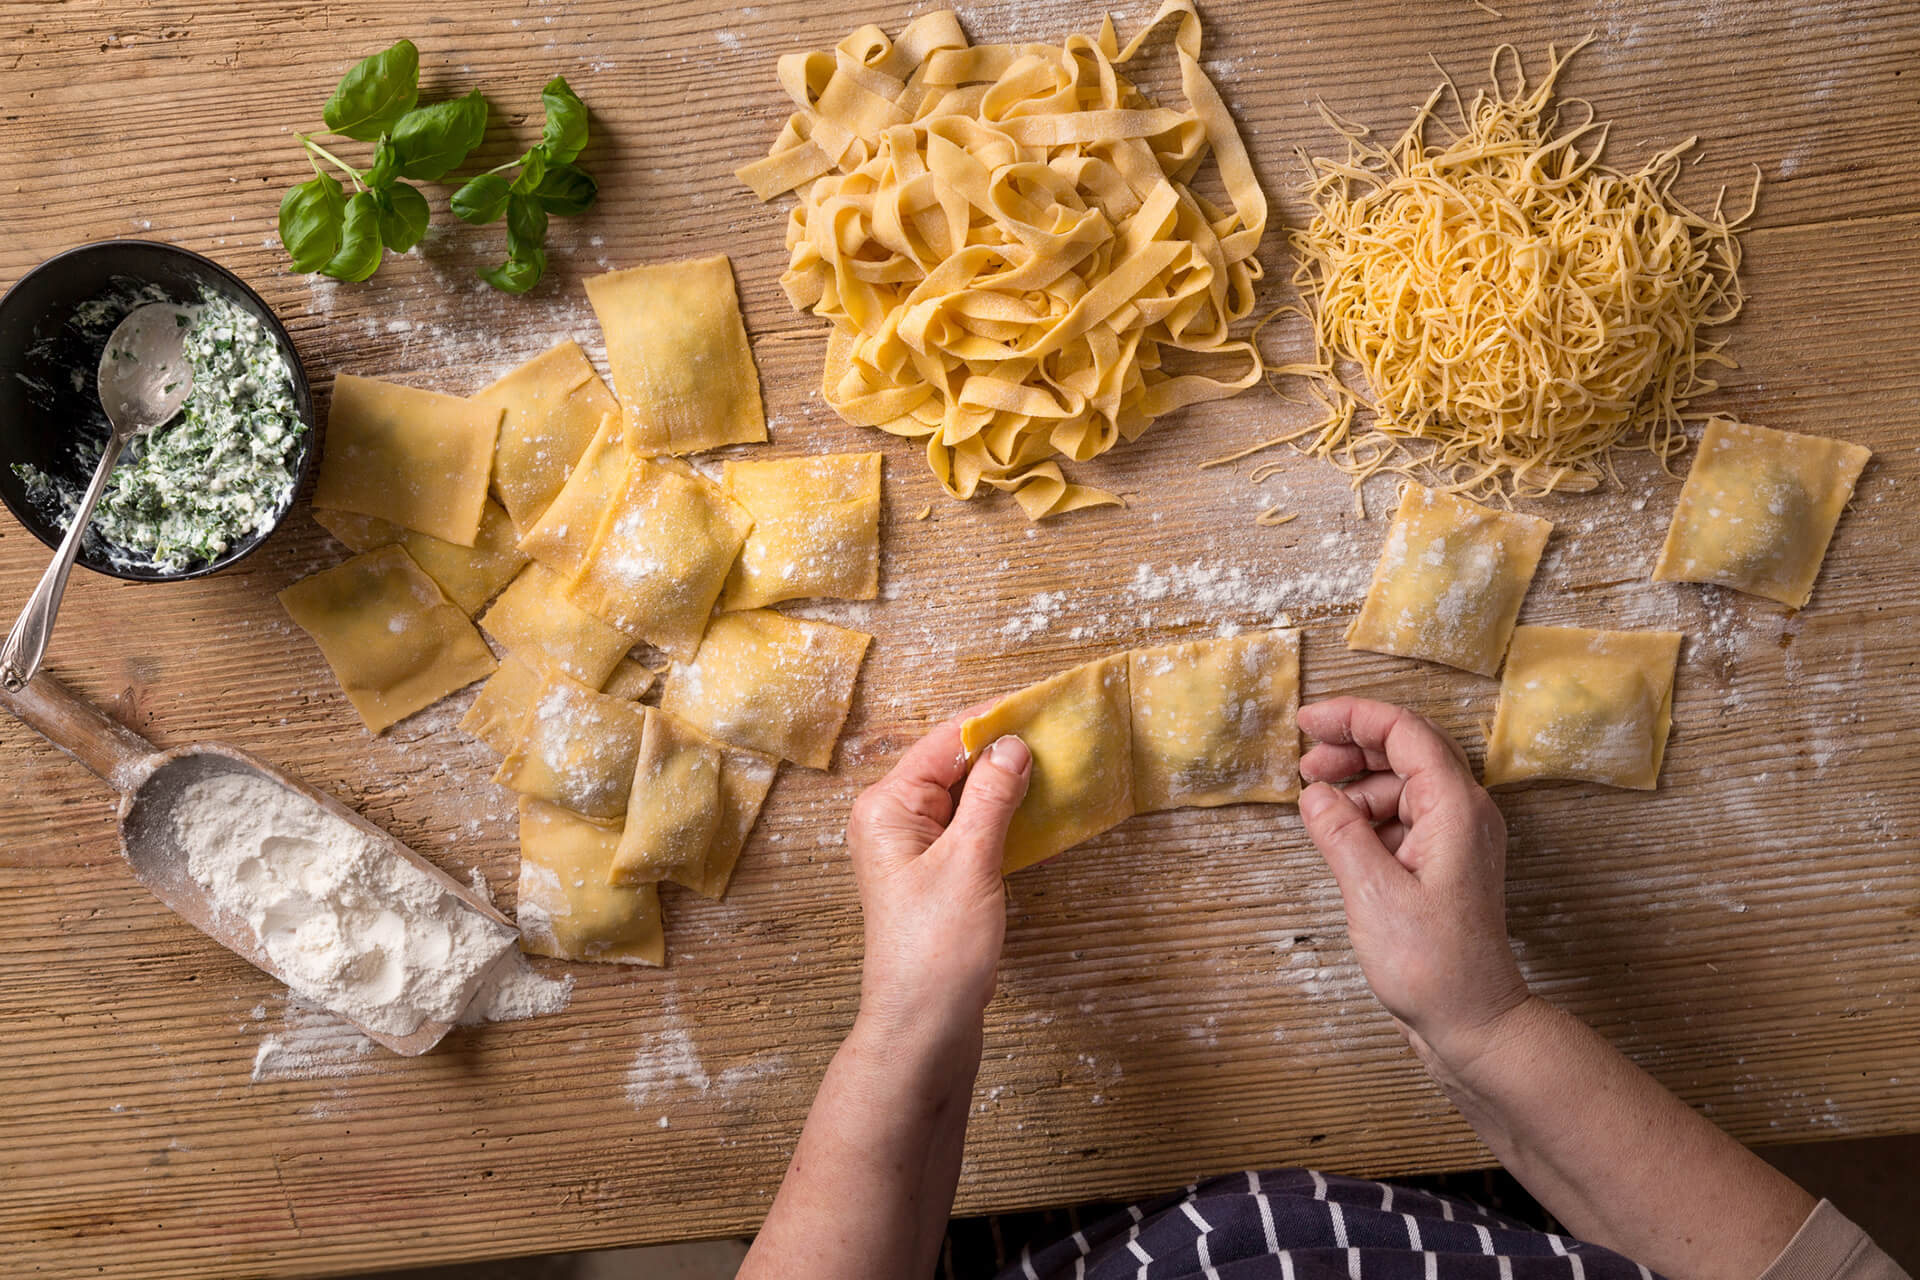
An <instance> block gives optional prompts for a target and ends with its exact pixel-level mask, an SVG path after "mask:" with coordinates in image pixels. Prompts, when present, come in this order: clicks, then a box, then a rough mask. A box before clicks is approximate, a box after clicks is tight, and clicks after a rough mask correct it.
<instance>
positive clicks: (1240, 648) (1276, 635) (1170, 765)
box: [1127, 630, 1300, 813]
mask: <svg viewBox="0 0 1920 1280" xmlns="http://www.w3.org/2000/svg"><path fill="white" fill-rule="evenodd" d="M1127 663H1128V665H1127V697H1128V700H1129V704H1130V706H1131V709H1132V724H1133V807H1134V811H1135V812H1136V813H1152V812H1154V811H1156V810H1159V809H1175V808H1180V807H1182V806H1185V805H1196V806H1202V807H1212V806H1215V805H1223V804H1241V803H1246V802H1260V803H1269V804H1271V803H1279V802H1283V801H1291V800H1297V799H1299V796H1300V784H1299V779H1298V773H1297V771H1298V768H1299V763H1300V734H1299V730H1298V729H1297V728H1296V727H1295V723H1294V717H1295V714H1296V712H1297V711H1298V710H1299V707H1300V633H1299V632H1298V631H1291V630H1289V631H1256V632H1247V633H1244V634H1241V635H1237V636H1232V637H1227V638H1223V639H1215V640H1198V641H1194V642H1191V643H1188V644H1170V645H1162V646H1160V647H1158V648H1154V649H1136V650H1133V651H1131V652H1129V653H1128V654H1127Z"/></svg>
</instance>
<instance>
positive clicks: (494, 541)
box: [313, 500, 527, 617]
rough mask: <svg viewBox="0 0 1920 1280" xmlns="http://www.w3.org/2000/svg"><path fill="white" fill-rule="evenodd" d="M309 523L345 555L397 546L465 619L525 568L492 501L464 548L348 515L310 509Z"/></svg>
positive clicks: (371, 518)
mask: <svg viewBox="0 0 1920 1280" xmlns="http://www.w3.org/2000/svg"><path fill="white" fill-rule="evenodd" d="M313 520H314V523H315V524H317V525H319V526H320V527H321V528H322V529H325V530H326V531H327V532H328V533H330V534H332V535H333V536H334V537H335V538H337V539H339V541H340V543H341V545H342V546H344V547H346V548H347V550H349V551H355V552H359V551H372V550H373V549H374V548H376V547H384V546H387V545H388V544H390V543H395V542H397V543H399V544H400V545H401V546H403V547H405V548H406V550H407V554H408V555H410V556H412V557H413V562H414V563H415V564H417V565H419V566H420V567H421V568H422V569H423V570H425V571H426V575H427V576H428V577H429V578H432V579H433V580H434V581H435V582H437V583H439V584H440V589H441V590H442V591H444V592H446V593H447V598H448V599H449V600H451V601H453V602H454V603H455V604H456V605H458V606H460V610H461V612H463V613H465V614H466V615H467V616H468V617H472V616H473V615H474V614H475V613H477V612H479V610H480V606H482V605H484V604H485V603H486V602H487V601H489V600H491V599H493V597H494V596H495V595H497V594H498V593H499V591H500V589H501V588H502V587H504V586H506V585H507V584H508V583H509V582H511V581H513V577H514V575H515V574H517V573H519V572H520V570H521V569H523V568H525V567H526V563H527V557H526V555H525V554H524V553H522V552H521V550H520V548H519V547H518V546H517V545H515V541H514V537H515V535H514V531H513V522H512V521H511V520H509V519H507V513H506V511H504V510H503V509H502V508H501V506H500V504H499V503H497V502H494V501H492V500H488V502H487V504H486V505H485V506H484V507H483V508H481V513H480V531H479V533H478V534H477V535H476V536H475V537H474V540H473V545H472V546H470V547H463V546H461V545H460V544H458V543H455V542H445V541H442V540H441V539H439V538H435V537H433V536H431V535H429V534H424V533H419V532H417V531H415V530H413V529H405V528H402V527H401V526H399V525H397V524H393V523H391V522H389V521H386V520H381V519H379V518H378V517H375V516H366V515H360V514H359V513H357V512H353V511H335V510H332V509H331V508H327V507H315V508H314V509H313Z"/></svg>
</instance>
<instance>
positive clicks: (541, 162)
mask: <svg viewBox="0 0 1920 1280" xmlns="http://www.w3.org/2000/svg"><path fill="white" fill-rule="evenodd" d="M546 178H547V149H546V147H545V146H537V147H534V148H532V149H531V150H529V151H528V152H527V154H525V155H523V156H521V157H520V172H519V173H518V174H516V175H514V179H513V190H514V194H516V195H523V196H530V195H532V194H533V193H534V192H536V191H538V190H539V189H540V184H541V183H542V182H544V181H546Z"/></svg>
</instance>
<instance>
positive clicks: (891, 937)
mask: <svg viewBox="0 0 1920 1280" xmlns="http://www.w3.org/2000/svg"><path fill="white" fill-rule="evenodd" d="M982 709H983V708H978V707H976V708H974V709H973V710H971V711H967V712H963V713H961V714H960V715H958V716H955V717H954V718H953V719H951V720H949V721H947V722H946V723H945V724H943V725H941V726H939V727H938V728H936V729H934V730H933V731H932V732H931V733H929V734H928V735H927V736H926V737H924V738H922V739H921V740H920V741H919V742H917V743H915V744H914V745H913V746H912V747H911V748H909V749H908V751H907V753H906V754H905V755H903V756H901V757H900V762H899V763H898V764H896V765H895V766H894V767H893V771H892V772H891V773H889V774H887V776H886V777H884V778H882V779H881V780H880V781H878V782H876V783H874V784H873V785H872V786H871V787H868V788H867V789H866V790H865V791H863V792H861V793H860V798H859V799H857V800H855V801H854V803H853V811H852V813H851V815H850V816H849V817H848V819H847V846H848V849H849V851H850V852H851V853H852V855H853V871H854V877H855V878H856V879H857V880H858V881H859V885H860V909H861V911H862V913H863V914H864V916H865V918H866V959H865V963H864V966H863V968H862V971H861V979H860V1016H861V1019H862V1020H863V1021H866V1022H869V1023H870V1024H871V1025H874V1026H875V1027H877V1029H878V1030H879V1032H880V1034H881V1035H882V1036H883V1037H884V1038H887V1039H889V1040H893V1039H896V1038H899V1037H907V1038H909V1039H911V1040H912V1041H913V1042H915V1043H922V1044H927V1043H938V1042H941V1041H943V1040H945V1039H946V1038H947V1037H949V1036H951V1035H953V1034H955V1033H965V1034H971V1035H974V1036H977V1035H978V1034H979V1030H980V1016H981V1014H982V1013H983V1012H984V1011H985V1009H986V1007H987V1001H988V1000H990V999H992V998H993V981H994V969H995V968H996V967H997V966H998V965H999V963H1000V946H1001V943H1002V942H1003V941H1004V940H1005V938H1006V932H1007V899H1006V890H1005V889H1004V888H1003V887H1002V885H1001V880H1000V860H1001V857H1002V854H1003V852H1004V850H1005V847H1006V842H1007V824H1008V823H1009V822H1010V821H1012V819H1013V811H1014V810H1015V809H1017V808H1018V807H1019V805H1020V801H1021V800H1022V799H1023V798H1024V797H1025V796H1026V794H1027V780H1028V778H1029V777H1030V776H1031V774H1032V771H1033V769H1032V763H1033V758H1032V756H1031V755H1030V754H1029V752H1028V751H1027V747H1026V744H1025V743H1023V742H1021V741H1020V740H1019V739H1018V738H1014V737H1005V738H1001V739H1000V740H999V741H997V742H995V743H993V744H992V745H991V746H989V747H988V748H987V749H986V750H985V751H984V752H982V753H981V754H980V757H979V759H977V760H976V761H975V762H974V765H973V769H972V770H971V772H969V771H968V769H967V764H966V759H965V756H964V754H963V753H962V751H961V748H960V724H961V722H962V721H963V720H965V719H966V718H967V716H969V715H975V714H978V713H979V711H981V710H982ZM963 779H964V780H965V784H966V785H965V788H964V789H963V790H962V792H961V794H960V800H959V803H958V804H957V805H956V804H955V803H954V800H953V788H954V787H955V786H957V785H959V784H960V783H961V781H962V780H963Z"/></svg>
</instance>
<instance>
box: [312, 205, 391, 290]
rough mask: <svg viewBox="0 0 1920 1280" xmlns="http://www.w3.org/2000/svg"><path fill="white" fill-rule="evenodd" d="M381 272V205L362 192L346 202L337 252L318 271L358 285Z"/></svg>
mask: <svg viewBox="0 0 1920 1280" xmlns="http://www.w3.org/2000/svg"><path fill="white" fill-rule="evenodd" d="M379 269H380V206H379V205H378V204H377V203H376V202H375V200H374V198H373V193H372V192H370V191H362V192H360V193H358V194H357V195H355V196H354V197H353V199H351V200H349V201H347V220H346V224H345V225H344V226H343V227H342V228H341V231H340V251H339V252H338V253H336V254H334V255H333V257H331V258H329V259H328V260H327V265H326V266H324V267H321V268H320V271H321V274H323V275H329V276H332V277H333V278H334V279H335V280H346V281H350V282H357V281H360V280H365V279H366V278H367V277H368V276H370V275H372V274H373V273H374V272H375V271H378V270H379Z"/></svg>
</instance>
